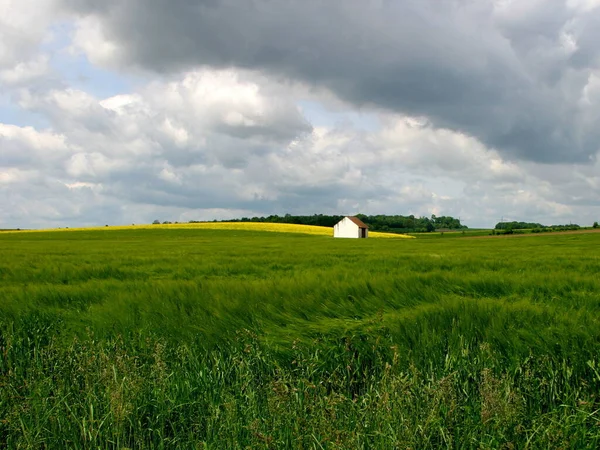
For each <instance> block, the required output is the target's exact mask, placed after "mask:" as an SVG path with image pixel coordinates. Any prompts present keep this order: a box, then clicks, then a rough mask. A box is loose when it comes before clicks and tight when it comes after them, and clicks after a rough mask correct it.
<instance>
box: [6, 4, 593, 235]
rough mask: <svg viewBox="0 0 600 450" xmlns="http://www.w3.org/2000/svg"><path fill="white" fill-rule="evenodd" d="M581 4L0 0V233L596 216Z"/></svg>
mask: <svg viewBox="0 0 600 450" xmlns="http://www.w3.org/2000/svg"><path fill="white" fill-rule="evenodd" d="M599 150H600V0H285V1H275V0H127V1H123V0H104V1H102V2H98V1H96V0H18V1H15V0H0V229H1V228H46V227H64V226H69V227H74V226H88V225H105V224H109V225H125V224H130V223H136V224H142V223H151V222H152V221H153V220H156V219H158V220H160V221H165V220H168V221H173V222H174V221H179V222H187V221H189V220H213V219H218V220H222V219H230V218H239V217H242V216H249V217H252V216H257V215H269V214H280V215H283V214H286V213H290V214H315V213H322V214H340V215H351V214H356V213H363V214H402V215H409V214H414V215H416V216H430V215H432V214H435V215H437V216H440V215H450V216H454V217H460V218H461V221H462V222H463V223H464V224H466V225H468V226H469V227H492V226H494V225H495V224H496V223H497V222H499V221H500V220H501V219H503V220H505V221H506V220H518V221H528V222H540V223H543V224H546V225H551V224H562V223H578V224H580V225H591V224H592V222H594V221H596V220H600V163H599V162H598V152H599Z"/></svg>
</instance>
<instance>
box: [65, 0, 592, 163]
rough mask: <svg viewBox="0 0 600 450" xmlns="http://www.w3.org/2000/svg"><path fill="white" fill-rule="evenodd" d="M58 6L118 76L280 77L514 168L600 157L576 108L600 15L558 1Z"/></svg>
mask: <svg viewBox="0 0 600 450" xmlns="http://www.w3.org/2000/svg"><path fill="white" fill-rule="evenodd" d="M63 1H64V3H65V5H66V6H67V7H68V8H70V9H71V10H75V11H77V12H78V13H80V14H82V15H90V14H91V15H94V16H96V17H97V18H99V20H100V21H101V24H102V29H103V33H104V35H105V37H106V38H107V39H109V40H111V41H113V42H114V43H116V44H117V47H118V48H119V53H118V55H119V60H118V61H113V63H114V64H119V65H121V66H123V67H126V66H128V65H131V64H136V65H139V66H142V67H145V68H147V69H151V70H156V71H160V72H173V71H178V70H182V69H188V68H190V67H195V66H198V65H200V66H202V65H204V66H211V67H228V66H237V67H244V68H250V69H257V70H261V71H265V72H268V73H270V74H279V75H281V76H283V77H286V78H290V79H294V80H300V81H303V82H306V83H308V84H312V85H317V86H322V87H326V88H328V89H330V90H331V91H332V92H334V93H335V94H337V95H338V96H339V97H340V98H342V99H344V100H346V101H349V102H352V103H354V104H356V105H371V106H375V107H383V108H386V109H390V110H393V111H397V112H402V113H407V114H411V115H424V116H427V117H429V119H430V120H431V122H432V123H433V124H434V125H435V126H440V127H448V128H451V129H454V130H460V131H463V132H465V133H468V134H470V135H472V136H475V137H477V138H478V139H480V140H481V141H483V142H484V143H485V144H486V145H488V146H490V147H494V148H497V149H499V150H500V151H501V152H503V153H504V155H505V156H507V157H511V158H516V159H529V160H533V161H540V162H568V161H578V162H585V161H588V160H589V159H590V158H593V157H594V155H595V153H596V151H597V150H598V145H597V142H598V139H599V138H600V133H599V132H598V129H597V128H598V127H596V126H595V125H594V124H592V123H590V121H589V120H588V117H589V116H590V115H595V114H596V112H595V111H597V110H598V105H593V108H591V109H590V107H585V108H583V107H582V106H581V105H580V104H579V99H580V96H581V93H582V90H583V89H584V87H585V84H586V83H587V79H588V74H589V72H590V70H591V69H592V68H594V67H596V66H597V65H598V47H597V45H596V44H595V43H596V42H598V40H597V39H596V38H598V37H600V36H598V35H599V34H600V32H599V31H598V30H600V27H599V26H598V25H600V20H599V16H598V14H599V13H598V12H597V11H598V10H596V11H591V12H577V10H575V9H572V8H571V9H569V8H567V7H566V6H565V2H564V1H562V0H561V1H559V0H549V1H546V2H512V3H510V4H507V5H505V6H504V7H503V9H502V8H501V7H500V6H498V5H496V6H495V3H494V2H492V1H491V0H490V1H479V2H474V1H468V0H402V1H397V2H392V1H386V0H379V1H375V0H373V1H365V0H344V1H341V0H339V1H335V0H334V1H331V0H327V1H325V0H302V1H300V0H288V1H273V0H254V1H239V0H204V1H198V0H176V1H166V0H143V1H142V0H130V1H126V2H123V1H117V0H110V1H105V2H96V1H92V0H63ZM498 3H499V2H498ZM565 33H570V34H565ZM561 39H562V40H561ZM565 39H575V40H576V41H577V43H576V48H575V49H572V51H567V50H568V49H567V50H565V48H564V40H565ZM571 69H572V70H571ZM573 71H579V72H581V73H580V75H581V76H574V75H573Z"/></svg>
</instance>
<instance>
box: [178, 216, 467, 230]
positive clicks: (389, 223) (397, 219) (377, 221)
mask: <svg viewBox="0 0 600 450" xmlns="http://www.w3.org/2000/svg"><path fill="white" fill-rule="evenodd" d="M356 217H357V218H359V219H360V220H362V221H363V222H364V223H365V224H367V225H368V226H369V229H370V230H371V231H387V232H391V233H411V232H430V231H435V230H463V229H467V227H466V226H465V225H462V224H461V223H460V220H459V219H455V218H454V217H451V216H439V217H438V216H436V215H432V216H431V217H416V216H414V215H410V216H401V215H393V216H389V215H385V214H378V215H374V216H368V215H365V214H357V215H356ZM343 218H344V216H339V215H325V214H313V215H311V216H295V215H291V214H285V215H284V216H279V215H270V216H266V217H242V218H241V219H233V220H223V221H222V222H267V223H291V224H297V225H316V226H321V227H333V226H334V225H335V224H336V223H338V222H339V221H340V220H342V219H343ZM190 222H194V221H190Z"/></svg>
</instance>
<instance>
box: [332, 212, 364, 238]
mask: <svg viewBox="0 0 600 450" xmlns="http://www.w3.org/2000/svg"><path fill="white" fill-rule="evenodd" d="M333 237H336V238H367V237H369V227H368V226H367V225H365V224H364V223H363V221H362V220H360V219H358V218H356V217H344V218H343V219H342V220H340V221H339V222H338V223H336V224H335V226H334V227H333Z"/></svg>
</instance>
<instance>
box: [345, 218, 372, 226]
mask: <svg viewBox="0 0 600 450" xmlns="http://www.w3.org/2000/svg"><path fill="white" fill-rule="evenodd" d="M348 219H350V220H351V221H352V222H354V223H355V224H356V225H358V226H359V227H360V228H369V226H368V225H367V224H365V223H364V222H363V221H362V220H360V219H359V218H358V217H354V216H348Z"/></svg>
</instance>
